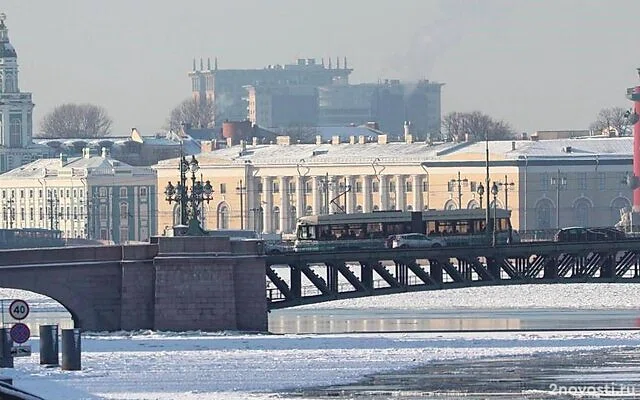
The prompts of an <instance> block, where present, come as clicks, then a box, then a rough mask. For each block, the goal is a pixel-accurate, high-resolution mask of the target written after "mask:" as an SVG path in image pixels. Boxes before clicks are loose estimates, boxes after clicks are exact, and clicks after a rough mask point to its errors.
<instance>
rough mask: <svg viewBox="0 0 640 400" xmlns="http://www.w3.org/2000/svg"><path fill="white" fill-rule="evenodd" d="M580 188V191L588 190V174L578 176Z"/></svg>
mask: <svg viewBox="0 0 640 400" xmlns="http://www.w3.org/2000/svg"><path fill="white" fill-rule="evenodd" d="M578 188H579V189H580V190H587V173H586V172H580V173H579V174H578Z"/></svg>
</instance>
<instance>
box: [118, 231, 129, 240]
mask: <svg viewBox="0 0 640 400" xmlns="http://www.w3.org/2000/svg"><path fill="white" fill-rule="evenodd" d="M127 240H129V229H128V228H120V241H121V242H126V241H127Z"/></svg>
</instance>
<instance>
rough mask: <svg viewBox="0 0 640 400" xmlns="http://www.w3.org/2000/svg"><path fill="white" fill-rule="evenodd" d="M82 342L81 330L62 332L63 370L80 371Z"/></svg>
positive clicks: (65, 330)
mask: <svg viewBox="0 0 640 400" xmlns="http://www.w3.org/2000/svg"><path fill="white" fill-rule="evenodd" d="M81 353H82V342H81V335H80V329H77V328H74V329H63V330H62V369H63V370H65V371H79V370H81V369H82V362H81Z"/></svg>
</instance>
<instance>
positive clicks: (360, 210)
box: [356, 204, 362, 213]
mask: <svg viewBox="0 0 640 400" xmlns="http://www.w3.org/2000/svg"><path fill="white" fill-rule="evenodd" d="M361 212H362V206H361V205H360V204H358V205H357V206H356V213H361Z"/></svg>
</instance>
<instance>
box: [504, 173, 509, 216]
mask: <svg viewBox="0 0 640 400" xmlns="http://www.w3.org/2000/svg"><path fill="white" fill-rule="evenodd" d="M507 178H508V177H507V175H505V176H504V209H505V210H508V209H509V181H508V180H507Z"/></svg>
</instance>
